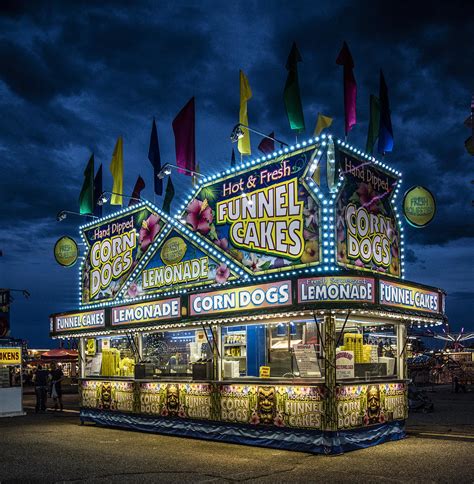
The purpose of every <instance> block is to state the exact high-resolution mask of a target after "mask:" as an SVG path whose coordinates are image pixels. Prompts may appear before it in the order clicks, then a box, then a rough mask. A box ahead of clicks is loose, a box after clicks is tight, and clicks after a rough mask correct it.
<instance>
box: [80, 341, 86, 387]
mask: <svg viewBox="0 0 474 484" xmlns="http://www.w3.org/2000/svg"><path fill="white" fill-rule="evenodd" d="M78 349H79V376H80V377H81V378H85V377H86V345H85V340H84V338H83V337H81V338H79V344H78Z"/></svg>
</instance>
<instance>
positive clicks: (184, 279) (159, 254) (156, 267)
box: [124, 229, 237, 299]
mask: <svg viewBox="0 0 474 484" xmlns="http://www.w3.org/2000/svg"><path fill="white" fill-rule="evenodd" d="M236 278H237V276H236V274H234V272H232V271H231V269H230V268H229V267H228V266H227V265H226V264H225V263H223V262H220V261H219V260H217V258H215V257H212V256H211V255H209V254H208V253H204V251H203V250H202V249H201V248H200V247H199V246H198V245H197V243H196V242H195V241H191V240H189V239H188V238H186V237H185V236H184V235H183V234H182V233H180V232H178V231H177V230H175V229H173V230H171V231H170V232H169V234H168V235H167V236H166V237H165V239H164V240H163V242H162V243H161V244H160V245H159V246H158V248H157V249H156V251H155V253H154V254H153V255H152V257H151V259H150V260H149V262H148V263H147V264H146V265H145V268H144V269H143V271H142V272H141V273H140V274H139V275H138V276H137V277H136V278H135V280H134V281H133V283H132V284H130V285H129V286H128V288H127V290H126V292H125V293H124V297H125V298H126V299H133V298H136V297H140V296H143V295H144V294H155V293H161V292H165V291H169V290H171V289H173V290H176V289H180V288H185V287H199V286H200V285H203V284H207V285H209V284H222V283H225V282H227V281H232V280H234V279H236Z"/></svg>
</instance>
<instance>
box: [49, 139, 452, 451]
mask: <svg viewBox="0 0 474 484" xmlns="http://www.w3.org/2000/svg"><path fill="white" fill-rule="evenodd" d="M400 176H401V175H400V173H398V172H397V171H395V170H394V169H393V168H390V167H389V166H387V165H386V164H384V163H381V162H379V161H377V160H375V159H374V158H372V157H369V156H368V155H364V154H363V153H361V152H360V151H358V150H356V149H354V148H352V147H351V146H349V145H348V144H347V143H345V142H343V141H339V140H335V139H333V138H332V137H330V136H328V137H325V136H323V137H321V138H315V139H312V140H308V141H305V142H302V143H301V144H297V145H296V146H294V147H289V148H285V149H284V150H283V149H282V150H280V151H278V152H275V153H273V155H269V156H265V157H263V158H262V159H255V160H252V161H249V162H247V163H244V164H242V165H241V166H237V167H233V168H229V169H228V170H226V171H225V172H223V173H220V174H215V175H212V176H209V177H207V178H203V179H201V180H200V182H199V184H198V185H197V186H196V188H195V189H194V190H193V192H192V193H191V194H190V196H189V197H188V198H187V199H186V200H184V203H183V204H182V206H181V207H180V209H179V210H178V211H177V213H176V214H174V216H170V215H169V214H167V213H164V212H163V211H161V210H160V209H158V208H157V207H156V206H154V205H153V204H152V203H150V202H149V201H142V202H140V203H137V204H135V205H133V206H131V207H128V208H124V209H122V210H119V211H118V212H116V213H113V214H111V215H108V216H105V217H103V218H101V219H98V220H94V221H92V222H90V223H87V224H86V225H83V226H82V227H81V228H80V231H81V237H82V242H83V245H84V254H83V258H82V263H81V267H80V270H79V298H80V301H79V305H78V307H77V308H76V309H74V310H73V311H70V312H67V313H61V314H54V315H52V316H51V321H50V324H51V336H52V337H53V338H78V341H79V345H78V347H79V361H80V383H79V386H80V393H81V412H80V419H81V421H82V422H95V423H98V424H101V425H108V426H114V427H122V428H131V429H135V430H142V431H147V432H157V433H163V434H171V435H182V436H188V437H195V438H201V439H212V440H221V441H227V442H236V443H244V444H249V445H256V446H266V447H275V448H283V449H292V450H301V451H307V452H313V453H328V454H337V453H341V452H344V451H348V450H352V449H358V448H362V447H367V446H371V445H376V444H378V443H382V442H385V441H389V440H397V439H401V438H403V437H404V435H405V431H404V422H405V420H406V418H407V411H408V408H407V368H406V359H405V354H406V345H407V341H408V339H407V329H408V328H409V327H410V325H415V326H434V325H438V324H442V323H443V322H444V321H445V316H444V297H445V295H444V293H443V292H442V291H441V290H440V289H437V288H435V287H427V286H423V285H421V284H417V283H414V282H409V281H406V280H405V279H404V270H405V261H404V235H403V231H404V229H403V227H402V224H401V220H400V215H399V214H398V210H397V207H396V200H397V196H398V194H399V190H400V184H401V178H400Z"/></svg>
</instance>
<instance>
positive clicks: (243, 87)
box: [237, 71, 252, 155]
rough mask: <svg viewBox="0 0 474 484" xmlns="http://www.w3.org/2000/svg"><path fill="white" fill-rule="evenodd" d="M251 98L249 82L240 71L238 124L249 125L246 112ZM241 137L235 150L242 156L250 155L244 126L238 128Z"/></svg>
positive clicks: (247, 131)
mask: <svg viewBox="0 0 474 484" xmlns="http://www.w3.org/2000/svg"><path fill="white" fill-rule="evenodd" d="M251 98H252V90H251V89H250V84H249V80H248V79H247V76H246V75H245V74H244V73H243V72H242V71H240V109H239V123H240V124H243V125H245V126H248V125H249V117H248V111H247V102H248V101H249V100H250V99H251ZM240 128H241V130H242V133H243V136H242V137H241V138H239V141H238V143H237V149H238V150H239V152H240V154H242V155H250V154H251V153H252V150H251V148H250V133H249V130H248V129H247V128H245V127H244V126H241V127H240Z"/></svg>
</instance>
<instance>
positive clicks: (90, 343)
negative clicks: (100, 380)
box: [85, 336, 137, 377]
mask: <svg viewBox="0 0 474 484" xmlns="http://www.w3.org/2000/svg"><path fill="white" fill-rule="evenodd" d="M134 346H135V345H134V342H133V339H132V337H130V336H116V337H102V338H86V339H85V376H86V377H91V376H106V377H133V376H134V370H135V363H136V360H137V356H136V350H134Z"/></svg>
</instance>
